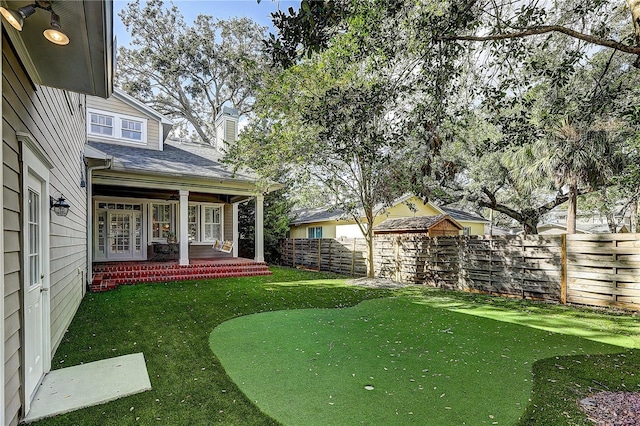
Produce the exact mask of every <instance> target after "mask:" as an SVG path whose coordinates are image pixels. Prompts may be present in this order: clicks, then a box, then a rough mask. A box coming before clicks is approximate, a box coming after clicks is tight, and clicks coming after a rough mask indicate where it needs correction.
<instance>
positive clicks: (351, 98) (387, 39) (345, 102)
mask: <svg viewBox="0 0 640 426" xmlns="http://www.w3.org/2000/svg"><path fill="white" fill-rule="evenodd" d="M350 6H351V7H352V8H353V13H352V14H351V15H350V16H349V17H348V18H347V19H346V20H345V21H344V30H343V31H342V32H341V33H340V34H338V35H336V36H334V37H333V38H332V39H331V42H330V45H329V46H328V48H327V49H326V50H324V51H321V52H318V53H316V54H314V55H312V57H311V58H306V59H303V60H301V61H300V62H299V63H296V64H294V65H292V66H290V67H289V68H287V69H285V70H284V71H283V72H282V73H281V74H280V75H279V76H277V77H276V78H275V79H274V80H273V81H272V82H271V84H270V85H269V86H268V88H267V89H266V90H264V91H263V92H261V96H260V97H259V101H258V109H257V110H258V111H259V114H258V118H259V119H258V120H256V121H254V122H253V123H252V124H251V125H250V126H249V129H248V130H247V131H246V132H245V135H244V137H243V138H241V141H240V143H239V144H238V145H237V149H235V150H232V151H231V152H230V158H231V159H232V161H234V162H236V163H237V164H238V163H240V162H242V161H247V160H249V165H250V166H251V167H254V168H256V169H257V170H259V171H261V172H262V173H263V174H266V175H271V176H274V175H280V176H288V177H289V180H290V182H291V183H294V184H295V183H298V184H302V183H304V182H308V181H313V182H319V183H321V185H322V186H323V187H324V188H325V189H326V190H327V191H328V192H330V194H331V199H332V200H334V201H335V204H334V206H335V207H336V208H339V209H341V210H343V211H344V212H346V215H347V216H348V217H351V218H352V219H353V220H355V222H356V223H357V224H358V226H359V227H360V229H361V231H362V233H363V236H364V237H365V239H366V240H367V242H368V246H369V255H368V257H369V272H368V273H369V275H370V276H373V274H374V270H373V254H372V253H373V251H372V245H373V227H372V225H373V223H374V221H375V218H376V215H377V214H378V212H379V211H380V207H381V206H385V205H389V204H390V203H391V202H392V201H393V200H395V199H396V198H397V197H398V196H400V195H402V194H403V193H405V192H406V191H408V190H410V189H412V188H414V187H418V186H420V187H422V184H423V180H422V176H419V178H420V179H412V177H415V175H413V174H409V173H406V172H407V169H410V170H416V171H419V172H420V173H422V174H425V173H424V172H425V171H428V169H429V167H430V162H431V159H432V158H431V155H430V154H431V150H430V149H429V150H426V151H423V150H422V147H426V146H433V147H434V149H437V147H438V146H440V145H441V141H440V129H441V128H442V121H443V120H444V118H445V117H446V113H445V109H446V105H447V104H446V102H445V98H444V96H442V94H443V93H445V92H446V91H447V89H448V87H449V86H450V85H451V84H452V83H453V82H454V81H455V76H456V75H457V71H456V68H455V57H456V55H457V54H458V53H459V50H458V48H457V47H456V46H453V47H452V48H451V50H442V49H434V50H433V51H432V52H430V53H429V55H424V51H423V50H422V43H425V42H429V43H430V41H425V37H426V39H428V36H426V35H425V34H424V33H419V32H420V31H422V29H423V28H424V25H423V24H422V23H423V22H424V21H429V22H430V23H431V24H432V27H433V28H434V30H437V28H438V22H439V9H438V8H431V9H428V10H427V9H424V8H422V7H420V6H419V5H416V4H415V3H413V2H408V1H407V2H391V3H388V2H386V1H382V0H380V1H374V2H370V1H358V2H351V3H350ZM443 7H444V6H443ZM416 22H420V23H421V24H420V25H416ZM429 40H430V39H429ZM418 152H422V153H423V154H424V155H416V153H418ZM427 174H429V173H427Z"/></svg>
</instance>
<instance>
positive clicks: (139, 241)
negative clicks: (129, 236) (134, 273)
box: [134, 213, 142, 253]
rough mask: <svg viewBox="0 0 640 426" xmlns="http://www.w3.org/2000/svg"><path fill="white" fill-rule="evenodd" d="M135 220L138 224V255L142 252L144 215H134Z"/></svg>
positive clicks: (136, 237) (136, 233)
mask: <svg viewBox="0 0 640 426" xmlns="http://www.w3.org/2000/svg"><path fill="white" fill-rule="evenodd" d="M134 216H135V217H134V220H135V222H136V225H135V226H136V228H135V239H136V253H140V252H141V251H142V215H141V214H140V213H135V214H134Z"/></svg>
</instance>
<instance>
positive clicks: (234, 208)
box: [231, 203, 240, 257]
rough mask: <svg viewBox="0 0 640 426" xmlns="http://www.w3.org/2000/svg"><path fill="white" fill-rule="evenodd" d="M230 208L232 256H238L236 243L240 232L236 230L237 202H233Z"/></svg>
mask: <svg viewBox="0 0 640 426" xmlns="http://www.w3.org/2000/svg"><path fill="white" fill-rule="evenodd" d="M231 208H232V210H231V211H232V220H231V223H232V225H231V234H232V235H233V237H232V239H233V257H238V244H239V243H240V241H239V239H240V233H239V232H238V203H233V204H232V205H231Z"/></svg>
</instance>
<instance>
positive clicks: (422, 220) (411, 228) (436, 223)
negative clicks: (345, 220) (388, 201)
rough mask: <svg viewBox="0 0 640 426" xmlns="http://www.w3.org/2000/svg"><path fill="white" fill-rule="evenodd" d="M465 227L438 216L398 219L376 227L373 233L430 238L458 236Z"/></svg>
mask: <svg viewBox="0 0 640 426" xmlns="http://www.w3.org/2000/svg"><path fill="white" fill-rule="evenodd" d="M462 229H463V226H462V225H460V224H459V223H458V222H456V221H455V220H453V219H452V218H451V216H449V215H447V214H441V215H438V216H418V217H398V218H395V219H387V220H385V221H383V222H382V223H380V224H379V225H376V226H375V227H374V228H373V232H374V234H376V235H380V234H426V235H427V236H429V237H441V236H457V235H459V234H460V231H462Z"/></svg>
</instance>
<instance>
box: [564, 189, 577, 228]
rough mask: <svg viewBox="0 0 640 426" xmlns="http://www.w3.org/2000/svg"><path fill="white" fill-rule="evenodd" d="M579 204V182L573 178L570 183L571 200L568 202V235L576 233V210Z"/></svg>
mask: <svg viewBox="0 0 640 426" xmlns="http://www.w3.org/2000/svg"><path fill="white" fill-rule="evenodd" d="M577 203H578V182H577V179H575V178H572V179H571V182H570V183H569V199H568V200H567V204H568V205H567V234H575V233H576V208H577Z"/></svg>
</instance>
